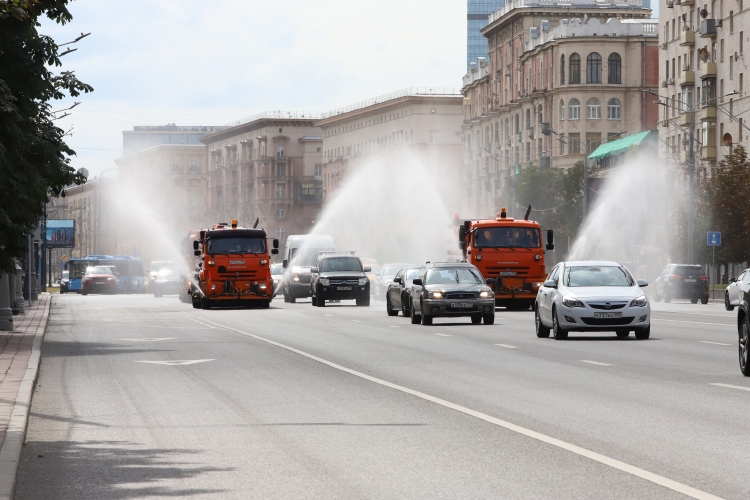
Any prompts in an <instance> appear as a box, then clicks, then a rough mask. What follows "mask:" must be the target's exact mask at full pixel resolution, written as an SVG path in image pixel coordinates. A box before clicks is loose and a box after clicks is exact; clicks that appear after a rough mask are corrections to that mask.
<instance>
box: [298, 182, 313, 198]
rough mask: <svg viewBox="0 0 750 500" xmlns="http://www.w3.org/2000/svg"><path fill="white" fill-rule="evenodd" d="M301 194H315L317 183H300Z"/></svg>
mask: <svg viewBox="0 0 750 500" xmlns="http://www.w3.org/2000/svg"><path fill="white" fill-rule="evenodd" d="M300 194H301V195H302V196H315V183H314V182H303V183H302V184H300Z"/></svg>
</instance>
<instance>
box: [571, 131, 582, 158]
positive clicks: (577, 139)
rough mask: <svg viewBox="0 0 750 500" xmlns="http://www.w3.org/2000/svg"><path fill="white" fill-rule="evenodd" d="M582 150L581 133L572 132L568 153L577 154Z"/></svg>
mask: <svg viewBox="0 0 750 500" xmlns="http://www.w3.org/2000/svg"><path fill="white" fill-rule="evenodd" d="M580 151H581V134H578V133H576V134H570V136H569V138H568V154H569V155H577V154H579V153H580Z"/></svg>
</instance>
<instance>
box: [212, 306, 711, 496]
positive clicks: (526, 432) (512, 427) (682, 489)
mask: <svg viewBox="0 0 750 500" xmlns="http://www.w3.org/2000/svg"><path fill="white" fill-rule="evenodd" d="M206 321H208V320H206ZM211 323H213V322H211ZM213 324H215V325H216V326H218V327H221V328H224V329H226V330H230V331H233V332H236V333H239V334H240V335H245V336H247V337H251V338H254V339H255V340H259V341H261V342H265V343H267V344H271V345H274V346H276V347H280V348H282V349H286V350H287V351H290V352H293V353H295V354H299V355H300V356H304V357H306V358H308V359H311V360H313V361H317V362H318V363H322V364H324V365H326V366H329V367H331V368H334V369H336V370H339V371H342V372H345V373H348V374H350V375H354V376H355V377H359V378H362V379H365V380H369V381H370V382H373V383H376V384H378V385H382V386H383V387H388V388H390V389H394V390H397V391H400V392H403V393H405V394H410V395H412V396H415V397H418V398H420V399H423V400H425V401H429V402H431V403H435V404H437V405H440V406H443V407H445V408H449V409H451V410H455V411H458V412H461V413H463V414H465V415H469V416H471V417H474V418H477V419H479V420H483V421H485V422H488V423H490V424H494V425H497V426H498V427H502V428H504V429H507V430H509V431H512V432H515V433H518V434H521V435H523V436H526V437H530V438H532V439H536V440H537V441H541V442H543V443H546V444H549V445H551V446H555V447H557V448H561V449H563V450H566V451H569V452H571V453H575V454H576V455H579V456H582V457H585V458H588V459H590V460H593V461H594V462H599V463H600V464H603V465H606V466H608V467H612V468H613V469H617V470H620V471H622V472H626V473H628V474H631V475H633V476H635V477H639V478H641V479H645V480H646V481H650V482H652V483H654V484H658V485H660V486H663V487H665V488H668V489H670V490H673V491H676V492H678V493H682V494H683V495H686V496H689V497H691V498H696V499H698V500H722V499H721V498H720V497H717V496H715V495H712V494H710V493H707V492H705V491H701V490H699V489H697V488H693V487H692V486H688V485H686V484H682V483H680V482H677V481H674V480H673V479H669V478H666V477H664V476H660V475H658V474H654V473H653V472H649V471H647V470H645V469H641V468H640V467H636V466H634V465H630V464H628V463H625V462H621V461H620V460H617V459H615V458H611V457H608V456H606V455H602V454H601V453H597V452H595V451H591V450H587V449H586V448H582V447H580V446H576V445H574V444H571V443H568V442H565V441H562V440H561V439H557V438H553V437H551V436H547V435H546V434H542V433H541V432H536V431H533V430H531V429H527V428H525V427H521V426H520V425H516V424H513V423H510V422H508V421H506V420H502V419H499V418H495V417H493V416H490V415H487V414H486V413H482V412H478V411H476V410H472V409H470V408H466V407H465V406H461V405H457V404H456V403H451V402H450V401H446V400H445V399H440V398H438V397H435V396H431V395H429V394H426V393H424V392H420V391H416V390H414V389H409V388H408V387H404V386H402V385H398V384H394V383H393V382H388V381H387V380H383V379H380V378H377V377H373V376H371V375H367V374H366V373H362V372H358V371H356V370H352V369H351V368H347V367H345V366H342V365H339V364H336V363H334V362H332V361H328V360H326V359H323V358H319V357H318V356H315V355H313V354H309V353H307V352H305V351H301V350H299V349H295V348H294V347H290V346H288V345H285V344H281V343H279V342H275V341H273V340H270V339H267V338H264V337H260V336H258V335H254V334H252V333H248V332H243V331H242V330H238V329H236V328H232V327H229V326H224V325H222V324H219V323H213Z"/></svg>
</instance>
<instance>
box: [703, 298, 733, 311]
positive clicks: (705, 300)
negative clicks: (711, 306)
mask: <svg viewBox="0 0 750 500" xmlns="http://www.w3.org/2000/svg"><path fill="white" fill-rule="evenodd" d="M701 304H704V305H705V304H708V297H701ZM732 309H734V308H732Z"/></svg>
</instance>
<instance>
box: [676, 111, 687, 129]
mask: <svg viewBox="0 0 750 500" xmlns="http://www.w3.org/2000/svg"><path fill="white" fill-rule="evenodd" d="M677 125H678V126H680V127H689V126H690V113H680V116H678V117H677Z"/></svg>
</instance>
